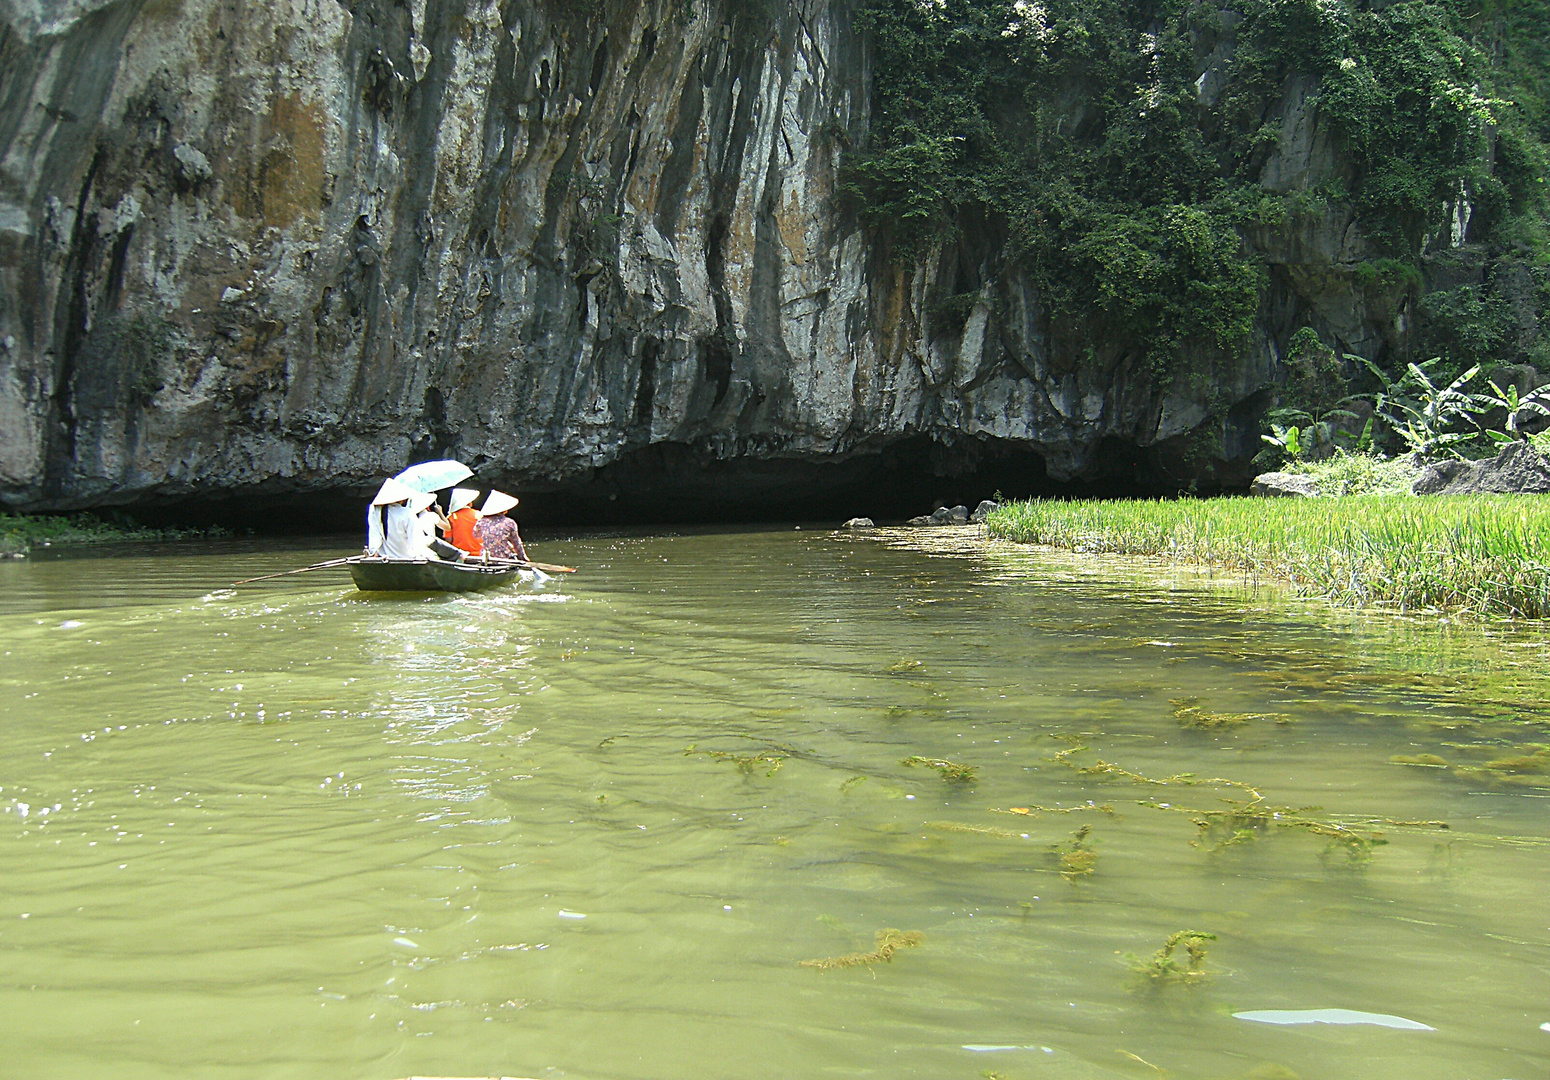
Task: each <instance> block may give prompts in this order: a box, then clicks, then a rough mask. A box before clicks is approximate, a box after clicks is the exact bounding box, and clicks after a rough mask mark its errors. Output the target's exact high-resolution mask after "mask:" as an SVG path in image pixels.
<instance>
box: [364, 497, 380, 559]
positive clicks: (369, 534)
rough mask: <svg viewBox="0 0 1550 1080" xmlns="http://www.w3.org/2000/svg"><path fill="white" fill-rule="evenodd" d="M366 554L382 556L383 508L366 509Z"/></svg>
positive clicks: (369, 507)
mask: <svg viewBox="0 0 1550 1080" xmlns="http://www.w3.org/2000/svg"><path fill="white" fill-rule="evenodd" d="M366 554H368V555H381V554H382V507H380V506H368V507H367V508H366Z"/></svg>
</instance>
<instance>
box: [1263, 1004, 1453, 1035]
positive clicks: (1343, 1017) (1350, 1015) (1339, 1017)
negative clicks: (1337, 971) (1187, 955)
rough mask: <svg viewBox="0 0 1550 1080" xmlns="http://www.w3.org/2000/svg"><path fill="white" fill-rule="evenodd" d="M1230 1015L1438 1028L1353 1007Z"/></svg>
mask: <svg viewBox="0 0 1550 1080" xmlns="http://www.w3.org/2000/svg"><path fill="white" fill-rule="evenodd" d="M1233 1017H1234V1018H1235V1019H1238V1020H1253V1021H1255V1022H1256V1023H1260V1024H1373V1025H1375V1026H1377V1027H1386V1028H1397V1029H1399V1030H1401V1031H1436V1030H1437V1029H1436V1028H1434V1027H1429V1026H1427V1025H1426V1024H1422V1023H1418V1022H1417V1021H1415V1020H1406V1019H1405V1018H1404V1017H1403V1016H1389V1015H1388V1014H1387V1013H1370V1012H1358V1011H1357V1010H1355V1009H1262V1010H1258V1011H1253V1012H1235V1013H1233Z"/></svg>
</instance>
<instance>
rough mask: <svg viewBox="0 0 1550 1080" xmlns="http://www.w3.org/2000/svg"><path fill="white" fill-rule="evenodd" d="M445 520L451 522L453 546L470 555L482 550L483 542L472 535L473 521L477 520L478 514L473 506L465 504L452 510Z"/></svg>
mask: <svg viewBox="0 0 1550 1080" xmlns="http://www.w3.org/2000/svg"><path fill="white" fill-rule="evenodd" d="M447 520H448V521H450V522H451V523H452V537H451V540H452V546H453V547H455V548H459V549H461V550H463V551H466V552H468V554H470V555H478V554H479V553H480V552H481V551H483V550H484V544H483V543H482V542H481V541H480V539H479V537H477V536H475V535H474V522H476V521H478V520H479V514H478V512H477V511H476V510H475V509H474V508H473V507H471V506H465V507H463V509H461V510H454V511H453V512H452V513H450V514H448V515H447Z"/></svg>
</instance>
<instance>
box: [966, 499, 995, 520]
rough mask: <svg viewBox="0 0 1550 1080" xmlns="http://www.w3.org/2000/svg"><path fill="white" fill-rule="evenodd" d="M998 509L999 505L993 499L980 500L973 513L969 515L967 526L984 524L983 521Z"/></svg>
mask: <svg viewBox="0 0 1550 1080" xmlns="http://www.w3.org/2000/svg"><path fill="white" fill-rule="evenodd" d="M999 509H1001V504H1000V503H998V502H996V501H995V500H994V499H982V500H981V501H980V504H979V505H978V506H976V507H975V508H974V513H972V514H970V515H969V524H970V525H983V524H985V519H986V518H988V517H989V516H990V515H991V512H992V511H995V510H999Z"/></svg>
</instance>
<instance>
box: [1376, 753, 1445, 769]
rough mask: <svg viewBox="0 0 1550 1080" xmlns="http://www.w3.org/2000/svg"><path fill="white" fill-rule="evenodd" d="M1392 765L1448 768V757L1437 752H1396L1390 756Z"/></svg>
mask: <svg viewBox="0 0 1550 1080" xmlns="http://www.w3.org/2000/svg"><path fill="white" fill-rule="evenodd" d="M1389 764H1390V765H1420V766H1422V767H1423V768H1427V769H1446V768H1447V767H1448V762H1447V759H1445V758H1440V757H1438V756H1437V755H1436V754H1395V755H1394V756H1393V757H1391V758H1389Z"/></svg>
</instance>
